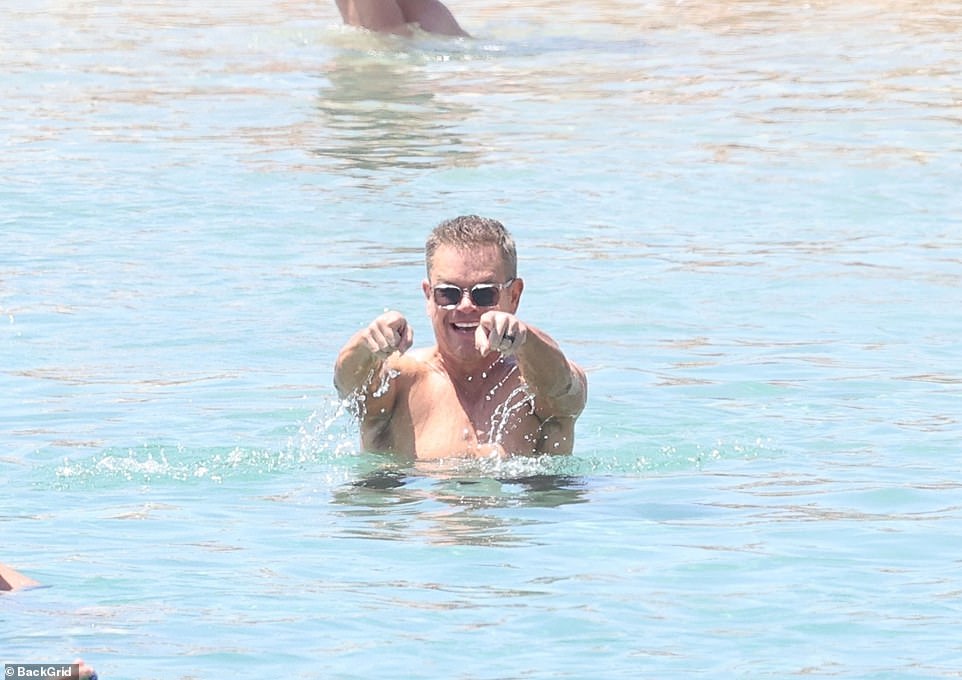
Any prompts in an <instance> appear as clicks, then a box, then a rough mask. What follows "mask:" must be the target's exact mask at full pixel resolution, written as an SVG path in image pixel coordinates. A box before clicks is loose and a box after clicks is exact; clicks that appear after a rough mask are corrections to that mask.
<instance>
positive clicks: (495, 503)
mask: <svg viewBox="0 0 962 680" xmlns="http://www.w3.org/2000/svg"><path fill="white" fill-rule="evenodd" d="M587 494H588V486H587V481H586V480H585V479H583V478H580V477H577V476H569V475H556V474H531V475H525V476H520V477H498V478H495V477H481V476H474V475H457V474H455V475H452V476H446V475H423V474H418V473H416V472H413V471H410V470H405V469H399V468H393V467H385V468H382V469H378V470H374V471H371V472H369V473H367V474H364V475H363V476H361V477H360V478H359V479H357V480H355V481H353V482H350V483H348V484H345V485H343V486H341V487H340V488H338V489H336V490H334V494H333V500H334V503H335V504H336V505H338V506H339V507H340V511H339V514H340V515H341V516H342V518H343V519H344V529H343V532H342V535H343V536H345V537H349V538H365V539H379V540H396V541H408V540H411V539H412V538H417V539H419V540H420V539H425V540H427V541H428V542H430V543H432V544H440V545H487V546H492V545H499V546H508V545H526V544H530V543H532V542H537V538H536V532H534V531H532V530H531V529H530V527H532V526H538V525H540V524H542V523H543V522H544V521H545V520H544V519H539V516H538V515H537V514H529V515H519V514H518V513H517V509H519V508H527V509H553V508H558V507H561V506H564V505H569V504H575V503H586V502H587V501H588V498H587ZM506 509H511V510H512V512H511V513H501V512H500V511H501V510H506Z"/></svg>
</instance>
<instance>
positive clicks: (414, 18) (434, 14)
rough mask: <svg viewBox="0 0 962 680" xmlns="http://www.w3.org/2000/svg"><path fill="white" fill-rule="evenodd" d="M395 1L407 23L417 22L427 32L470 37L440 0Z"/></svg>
mask: <svg viewBox="0 0 962 680" xmlns="http://www.w3.org/2000/svg"><path fill="white" fill-rule="evenodd" d="M397 3H398V6H399V7H400V8H401V12H402V13H403V14H404V20H405V21H406V22H407V23H409V24H418V25H419V26H420V27H421V28H422V29H424V30H425V31H428V32H429V33H439V34H441V35H451V36H458V37H463V38H469V37H470V36H469V35H468V34H467V33H466V32H465V31H464V29H463V28H461V26H460V25H459V24H458V21H457V19H455V18H454V15H453V14H451V10H449V9H448V8H447V7H446V6H445V5H444V4H443V3H442V2H440V0H397Z"/></svg>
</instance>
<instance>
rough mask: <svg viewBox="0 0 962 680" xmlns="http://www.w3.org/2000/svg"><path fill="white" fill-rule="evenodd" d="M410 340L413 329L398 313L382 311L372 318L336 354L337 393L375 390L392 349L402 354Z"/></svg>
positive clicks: (365, 392) (342, 395) (335, 382)
mask: <svg viewBox="0 0 962 680" xmlns="http://www.w3.org/2000/svg"><path fill="white" fill-rule="evenodd" d="M413 341H414V332H413V330H412V329H411V326H410V325H408V322H407V319H405V318H404V316H403V315H402V314H401V313H400V312H394V311H389V312H385V313H384V314H381V315H380V316H379V317H377V318H376V319H374V321H372V322H371V323H370V324H368V326H367V327H366V328H363V329H361V330H360V331H358V332H357V333H355V334H354V335H353V336H351V339H350V340H348V341H347V343H346V344H345V345H344V347H342V348H341V351H340V352H339V353H338V355H337V360H336V361H335V363H334V386H335V387H336V388H337V393H338V395H339V396H340V397H341V398H342V399H344V398H346V397H348V396H349V395H351V394H355V393H362V394H371V393H372V392H374V391H376V388H377V385H378V384H380V382H381V378H382V377H383V376H382V375H381V374H382V373H383V370H384V364H385V361H386V360H387V358H388V357H390V356H391V355H392V354H394V353H395V352H401V353H402V354H403V353H404V352H406V351H407V350H408V349H409V348H410V347H411V344H412V343H413ZM382 406H384V405H383V404H382Z"/></svg>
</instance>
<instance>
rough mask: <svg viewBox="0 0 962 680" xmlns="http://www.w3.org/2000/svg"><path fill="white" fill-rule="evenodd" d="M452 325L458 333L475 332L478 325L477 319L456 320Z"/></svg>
mask: <svg viewBox="0 0 962 680" xmlns="http://www.w3.org/2000/svg"><path fill="white" fill-rule="evenodd" d="M451 327H452V328H453V329H454V330H455V331H456V332H458V333H473V332H474V331H475V330H476V329H477V327H478V322H477V321H455V322H454V323H452V324H451Z"/></svg>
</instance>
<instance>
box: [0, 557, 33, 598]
mask: <svg viewBox="0 0 962 680" xmlns="http://www.w3.org/2000/svg"><path fill="white" fill-rule="evenodd" d="M39 585H40V584H39V583H37V582H36V581H34V580H33V579H32V578H30V577H29V576H24V575H23V574H21V573H20V572H19V571H17V570H16V569H14V568H13V567H8V566H7V565H6V564H3V563H2V562H0V591H4V590H20V589H22V588H34V587H36V586H39Z"/></svg>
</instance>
